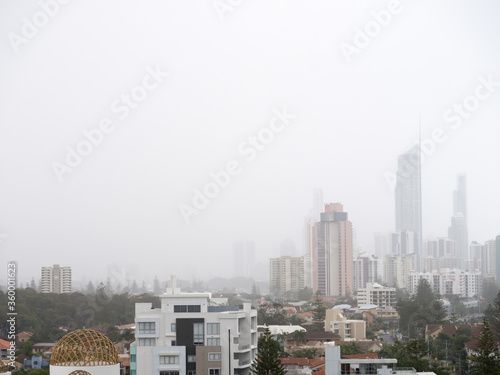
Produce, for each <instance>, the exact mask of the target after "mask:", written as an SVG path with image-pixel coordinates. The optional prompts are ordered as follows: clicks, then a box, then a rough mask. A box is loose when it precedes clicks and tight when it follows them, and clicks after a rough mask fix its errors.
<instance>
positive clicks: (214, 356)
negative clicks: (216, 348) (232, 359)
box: [208, 353, 220, 361]
mask: <svg viewBox="0 0 500 375" xmlns="http://www.w3.org/2000/svg"><path fill="white" fill-rule="evenodd" d="M208 360H209V361H220V353H208Z"/></svg>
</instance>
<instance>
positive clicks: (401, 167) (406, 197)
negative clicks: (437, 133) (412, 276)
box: [395, 145, 422, 270]
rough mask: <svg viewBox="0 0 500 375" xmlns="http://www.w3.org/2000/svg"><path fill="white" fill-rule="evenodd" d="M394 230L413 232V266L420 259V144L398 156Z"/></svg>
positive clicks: (419, 263) (419, 266)
mask: <svg viewBox="0 0 500 375" xmlns="http://www.w3.org/2000/svg"><path fill="white" fill-rule="evenodd" d="M396 176H397V177H396V190H395V193H396V194H395V198H396V231H397V232H399V231H411V232H413V233H414V241H415V245H414V256H415V266H416V268H417V269H418V270H420V268H421V261H422V259H421V258H422V179H421V159H420V146H419V145H415V146H413V147H412V148H411V149H410V150H408V151H407V152H406V153H404V154H402V155H399V157H398V171H397V174H396Z"/></svg>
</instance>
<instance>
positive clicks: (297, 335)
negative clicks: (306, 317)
mask: <svg viewBox="0 0 500 375" xmlns="http://www.w3.org/2000/svg"><path fill="white" fill-rule="evenodd" d="M306 337H307V333H306V331H304V330H300V331H299V330H296V331H295V332H294V333H293V339H294V340H295V345H300V343H302V344H305V342H306Z"/></svg>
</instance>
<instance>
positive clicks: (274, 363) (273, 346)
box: [250, 327, 286, 375]
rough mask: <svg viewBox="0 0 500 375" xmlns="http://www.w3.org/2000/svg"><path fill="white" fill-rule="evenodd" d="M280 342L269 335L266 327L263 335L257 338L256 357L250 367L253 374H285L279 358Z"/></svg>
mask: <svg viewBox="0 0 500 375" xmlns="http://www.w3.org/2000/svg"><path fill="white" fill-rule="evenodd" d="M279 353H280V344H279V343H278V342H277V341H276V340H274V339H273V338H272V337H271V331H269V328H267V327H266V330H265V331H264V335H263V336H262V337H261V338H260V339H259V342H258V347H257V357H256V358H255V360H254V361H253V363H252V367H250V372H251V373H252V374H255V375H285V374H286V373H285V368H284V366H283V364H282V363H281V361H280V359H279Z"/></svg>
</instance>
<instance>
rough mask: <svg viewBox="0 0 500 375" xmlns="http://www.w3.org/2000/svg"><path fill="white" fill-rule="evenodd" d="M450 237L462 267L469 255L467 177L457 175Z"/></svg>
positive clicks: (449, 231) (449, 230)
mask: <svg viewBox="0 0 500 375" xmlns="http://www.w3.org/2000/svg"><path fill="white" fill-rule="evenodd" d="M448 237H449V238H450V239H451V240H453V241H455V257H457V258H458V259H459V260H460V265H461V267H460V268H463V267H464V263H465V261H466V260H467V259H469V258H470V256H469V231H468V227H467V178H466V176H465V175H464V174H459V175H458V176H457V190H455V191H454V192H453V216H452V218H451V226H450V228H449V229H448Z"/></svg>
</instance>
